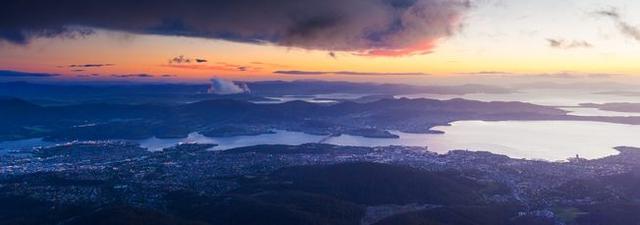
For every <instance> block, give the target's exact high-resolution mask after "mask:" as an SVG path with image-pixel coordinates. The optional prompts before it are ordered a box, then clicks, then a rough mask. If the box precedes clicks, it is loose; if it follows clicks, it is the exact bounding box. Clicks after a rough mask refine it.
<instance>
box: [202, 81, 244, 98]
mask: <svg viewBox="0 0 640 225" xmlns="http://www.w3.org/2000/svg"><path fill="white" fill-rule="evenodd" d="M207 92H208V93H210V94H217V95H232V94H242V93H248V92H251V91H250V90H249V87H247V85H246V84H244V83H243V84H236V83H235V82H233V81H229V80H224V79H218V78H214V79H211V86H209V90H208V91H207Z"/></svg>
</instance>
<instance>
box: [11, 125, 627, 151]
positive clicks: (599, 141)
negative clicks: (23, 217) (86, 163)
mask: <svg viewBox="0 0 640 225" xmlns="http://www.w3.org/2000/svg"><path fill="white" fill-rule="evenodd" d="M434 129H437V130H441V131H444V132H445V134H409V133H402V132H397V131H394V132H392V133H395V134H397V135H399V136H400V138H398V139H384V138H365V137H357V136H351V135H342V136H339V137H326V136H319V135H310V134H305V133H301V132H291V131H281V130H277V131H276V132H275V133H273V134H263V135H257V136H238V137H222V138H210V137H205V136H203V135H200V134H198V133H192V134H190V135H189V136H188V137H187V138H177V139H158V138H149V139H144V140H138V141H135V142H137V143H139V144H140V145H141V146H142V147H143V148H147V149H148V150H150V151H159V150H162V149H164V148H168V147H172V146H175V145H177V144H179V143H203V144H205V143H209V144H218V146H216V147H214V148H213V149H212V150H224V149H230V148H236V147H244V146H252V145H259V144H287V145H299V144H304V143H318V142H323V143H327V144H335V145H347V146H369V147H375V146H389V145H404V146H421V147H425V146H428V148H429V150H430V151H433V152H437V153H446V152H448V151H449V150H474V151H489V152H493V153H497V154H504V155H507V156H510V157H513V158H527V159H545V160H552V161H553V160H565V159H568V158H570V157H575V155H576V154H578V155H580V157H582V158H588V159H594V158H601V157H605V156H608V155H613V154H616V153H617V152H616V151H615V150H614V149H613V148H614V147H616V146H640V138H638V134H640V126H636V125H623V124H613V123H601V122H586V121H500V122H485V121H459V122H454V123H452V125H451V126H442V127H436V128H434ZM53 144H54V143H49V142H43V141H42V140H41V139H29V140H22V141H9V142H2V143H0V149H4V150H3V151H5V152H6V151H7V150H15V149H25V148H33V147H38V146H49V145H53Z"/></svg>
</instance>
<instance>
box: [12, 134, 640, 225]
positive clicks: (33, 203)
mask: <svg viewBox="0 0 640 225" xmlns="http://www.w3.org/2000/svg"><path fill="white" fill-rule="evenodd" d="M211 147H213V145H199V144H183V145H179V146H177V147H173V148H169V149H165V150H164V151H161V152H148V151H145V150H144V149H142V148H140V147H138V146H137V145H133V144H128V143H126V142H79V143H75V144H69V145H63V146H58V147H52V148H48V149H40V150H38V151H36V152H23V153H22V154H8V155H2V156H0V224H12V225H13V224H15V225H43V224H65V225H66V224H74V225H75V224H116V225H119V224H122V225H134V224H136V225H137V224H161V225H176V224H199V225H213V224H216V225H217V224H256V225H258V224H261V225H264V224H280V225H282V224H285V225H286V224H300V225H303V224H304V225H306V224H354V225H356V224H367V225H369V224H378V225H386V224H409V225H411V224H447V225H467V224H468V225H501V224H505V225H506V224H514V225H515V224H518V225H520V224H594V225H595V224H620V225H625V224H629V225H635V224H637V221H639V220H640V215H638V214H637V212H638V210H640V191H638V190H640V182H638V181H639V180H640V169H639V166H640V149H635V148H631V147H620V148H618V150H619V151H620V154H619V155H615V156H610V157H607V158H603V159H598V160H583V159H572V160H570V161H568V162H544V161H528V160H517V159H511V158H508V157H506V156H501V155H495V154H491V153H486V152H468V151H453V152H450V153H448V154H445V155H437V154H434V153H431V152H428V151H426V150H425V149H423V148H411V147H379V148H364V147H341V146H332V145H324V144H305V145H300V146H286V145H261V146H252V147H245V148H239V149H232V150H227V151H223V152H212V151H208V150H207V149H209V148H211Z"/></svg>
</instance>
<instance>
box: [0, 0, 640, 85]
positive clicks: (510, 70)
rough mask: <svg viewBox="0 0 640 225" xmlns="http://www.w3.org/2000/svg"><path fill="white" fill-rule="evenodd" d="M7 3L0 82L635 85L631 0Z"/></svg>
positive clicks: (639, 40)
mask: <svg viewBox="0 0 640 225" xmlns="http://www.w3.org/2000/svg"><path fill="white" fill-rule="evenodd" d="M14 2H16V3H6V5H8V6H7V7H2V8H1V9H0V70H12V71H23V72H37V73H49V74H60V75H61V76H58V79H101V78H102V79H104V78H131V79H142V78H145V76H144V75H140V74H145V75H149V78H155V79H170V80H171V79H173V80H206V79H209V78H211V77H214V76H215V77H225V78H229V79H246V80H253V79H280V78H287V79H291V77H298V78H300V79H307V78H310V79H311V78H312V79H321V78H340V79H350V77H363V76H364V77H367V79H375V78H376V77H379V78H381V79H383V77H391V76H393V77H420V76H450V75H455V74H483V73H484V74H503V73H504V74H509V75H534V74H623V75H638V74H640V63H638V60H639V59H640V14H638V13H637V12H640V2H638V1H632V0H535V1H524V0H473V1H464V0H450V1H448V0H366V1H365V0H362V1H358V0H354V1H339V0H329V1H312V0H305V1H294V0H279V1H277V2H278V3H279V4H275V3H274V4H270V2H272V1H260V0H240V1H223V0H218V1H209V2H206V1H194V2H200V3H201V4H189V7H187V6H184V7H182V6H181V5H180V4H179V3H175V2H179V1H140V2H139V3H128V2H129V1H113V2H111V3H110V4H102V3H101V1H80V0H63V1H55V3H53V4H52V3H51V2H54V1H38V0H25V1H14ZM42 2H45V3H44V4H41V3H42ZM205 2H206V3H205ZM347 2H348V3H347ZM3 4H5V3H3ZM193 6H198V7H197V8H196V9H192V8H191V7H193ZM220 12H224V14H222V13H220ZM354 79H357V78H354Z"/></svg>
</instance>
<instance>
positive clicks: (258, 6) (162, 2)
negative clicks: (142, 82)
mask: <svg viewBox="0 0 640 225" xmlns="http://www.w3.org/2000/svg"><path fill="white" fill-rule="evenodd" d="M469 7H470V2H469V0H323V1H317V0H210V1H204V0H184V1H174V0H139V1H129V0H111V1H107V0H88V1H87V0H59V1H45V0H20V1H8V2H3V3H2V7H0V39H4V40H6V41H9V42H13V43H18V44H26V43H28V42H29V40H30V39H31V38H34V37H54V36H61V35H62V36H69V37H74V36H78V35H81V36H84V35H87V34H90V33H91V30H90V29H87V28H102V29H110V30H119V31H124V32H130V33H141V34H160V35H179V36H192V37H204V38H213V39H224V40H230V41H238V42H252V43H272V44H276V45H281V46H289V47H300V48H305V49H320V50H329V51H350V52H356V53H357V54H364V55H386V56H397V55H407V54H420V53H428V52H430V51H431V49H432V48H433V47H434V46H435V44H436V43H437V41H438V40H439V39H442V38H445V37H448V36H450V35H452V34H454V33H455V32H456V31H457V30H458V29H459V26H460V20H461V18H462V16H463V15H464V13H465V12H466V11H467V10H468V9H469Z"/></svg>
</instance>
